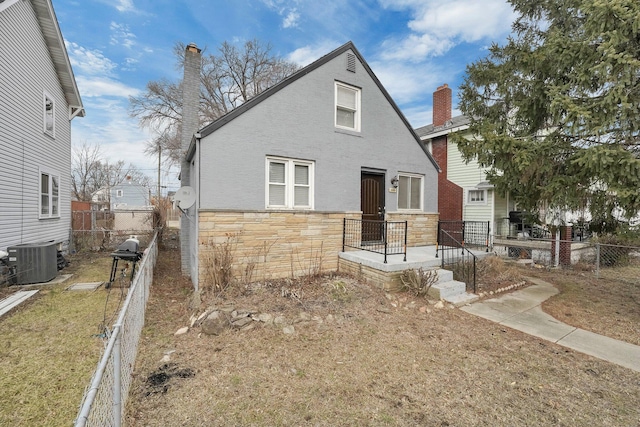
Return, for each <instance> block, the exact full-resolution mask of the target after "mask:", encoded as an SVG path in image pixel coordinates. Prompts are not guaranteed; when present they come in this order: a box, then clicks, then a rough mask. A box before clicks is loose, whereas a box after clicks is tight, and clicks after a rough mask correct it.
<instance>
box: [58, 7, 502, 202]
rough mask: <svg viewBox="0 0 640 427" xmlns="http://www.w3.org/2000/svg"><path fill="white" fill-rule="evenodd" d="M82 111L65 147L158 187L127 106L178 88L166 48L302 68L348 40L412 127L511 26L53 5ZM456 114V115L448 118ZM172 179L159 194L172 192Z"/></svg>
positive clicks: (481, 15) (416, 11) (424, 11)
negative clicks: (259, 45)
mask: <svg viewBox="0 0 640 427" xmlns="http://www.w3.org/2000/svg"><path fill="white" fill-rule="evenodd" d="M53 5H54V9H55V11H56V15H57V17H58V22H59V24H60V28H61V30H62V34H63V36H64V38H65V42H66V43H67V50H68V53H69V58H70V60H71V64H72V66H73V69H74V73H75V77H76V81H77V83H78V87H79V89H80V94H81V96H82V100H83V103H84V106H85V110H86V112H87V116H86V117H84V118H76V119H74V120H73V122H72V126H73V128H72V129H73V144H74V146H79V145H81V144H82V143H84V142H88V143H99V144H100V146H101V147H102V152H103V153H104V156H105V158H108V159H109V161H110V162H114V161H117V160H125V161H126V162H127V163H129V162H131V163H133V164H135V165H136V166H137V167H138V168H139V169H141V170H143V172H145V173H146V174H148V175H149V176H151V177H153V178H154V179H155V177H156V176H157V159H153V158H150V157H147V156H145V155H144V154H143V150H144V145H145V142H146V141H148V140H150V139H152V135H151V134H150V133H149V132H148V131H147V130H144V129H141V128H139V127H138V125H137V121H136V120H134V119H132V118H130V117H129V116H128V112H127V111H128V110H127V107H128V97H129V96H132V95H133V96H135V95H139V94H140V93H142V91H144V89H145V85H146V84H147V82H149V81H151V80H158V79H169V80H174V81H178V80H179V79H180V78H181V75H182V71H181V70H179V69H178V68H177V67H176V61H175V57H174V56H173V53H172V49H173V46H174V45H175V43H176V42H183V43H190V42H194V43H196V44H197V45H198V46H199V47H201V48H206V49H207V50H208V51H209V52H214V51H215V50H216V49H217V48H218V47H219V46H220V45H221V44H222V42H224V41H228V42H230V43H238V45H241V44H243V43H244V41H246V40H250V39H254V38H257V39H259V40H260V41H263V42H269V43H271V45H272V53H273V54H276V55H279V56H281V57H283V58H286V59H288V60H290V61H293V62H296V63H298V64H299V65H307V64H309V63H311V62H313V61H314V60H316V59H318V58H319V57H321V56H323V55H325V54H327V53H329V52H330V51H332V50H333V49H335V48H337V47H339V46H341V45H342V44H344V43H346V42H347V41H353V42H354V44H355V45H356V47H357V48H358V50H359V51H360V53H361V54H362V55H363V56H364V58H365V60H366V61H367V62H368V63H369V65H370V66H371V68H372V69H373V71H374V73H375V74H376V75H377V76H378V78H379V79H380V81H381V82H382V84H383V85H384V86H385V87H386V89H387V90H388V91H389V93H390V94H391V96H392V97H393V99H394V100H395V101H396V103H397V104H398V106H399V107H400V109H401V110H402V112H403V113H404V115H405V116H406V117H407V119H408V120H409V122H410V123H411V125H412V126H414V127H420V126H424V125H427V124H430V123H431V117H432V116H431V115H432V107H431V105H432V94H433V91H434V90H435V89H436V88H437V87H438V86H440V85H441V84H443V83H448V84H449V86H450V87H451V88H452V89H453V94H454V95H453V96H454V99H453V103H454V109H455V108H456V104H457V97H456V94H457V87H458V86H459V84H460V83H461V82H462V79H463V77H464V71H465V66H466V65H467V64H468V63H471V62H473V61H475V60H477V59H479V58H481V57H484V56H485V55H486V53H487V51H486V49H487V47H488V46H489V45H490V44H491V42H498V43H501V42H503V41H504V40H505V38H506V36H507V35H508V34H509V32H510V27H511V23H512V21H513V19H514V15H513V12H512V9H511V6H510V5H509V4H508V3H507V2H506V0H449V1H442V0H439V1H435V0H350V1H345V0H172V1H169V0H82V1H80V0H53ZM455 114H456V112H455V111H454V115H455ZM177 172H178V171H177V169H175V168H174V169H172V170H167V169H166V168H164V169H163V177H162V180H163V185H166V186H167V187H168V189H169V190H175V189H177V188H178V187H179V181H177V179H176V176H177Z"/></svg>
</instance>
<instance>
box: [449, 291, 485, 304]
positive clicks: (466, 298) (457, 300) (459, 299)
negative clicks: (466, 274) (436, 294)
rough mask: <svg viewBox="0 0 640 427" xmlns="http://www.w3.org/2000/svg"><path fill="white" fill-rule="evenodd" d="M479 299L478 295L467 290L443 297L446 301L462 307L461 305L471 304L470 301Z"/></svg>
mask: <svg viewBox="0 0 640 427" xmlns="http://www.w3.org/2000/svg"><path fill="white" fill-rule="evenodd" d="M479 299H480V297H479V296H478V295H476V294H470V293H468V292H465V293H463V294H458V295H453V296H450V297H448V298H444V300H445V301H446V302H448V303H451V304H453V305H455V306H456V307H462V306H463V305H467V304H471V303H472V302H476V301H478V300H479Z"/></svg>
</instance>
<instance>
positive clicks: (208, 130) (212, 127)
mask: <svg viewBox="0 0 640 427" xmlns="http://www.w3.org/2000/svg"><path fill="white" fill-rule="evenodd" d="M348 50H351V51H353V53H354V54H355V55H356V56H357V57H358V59H359V60H360V62H361V63H362V65H363V67H364V69H365V70H366V71H367V73H368V74H369V76H370V77H371V79H372V80H373V81H374V82H375V84H376V86H378V89H380V91H381V92H382V94H383V95H384V97H385V98H386V99H387V101H388V102H389V104H390V105H391V106H392V107H393V109H394V110H395V112H396V113H397V114H398V117H400V119H401V120H402V122H403V123H404V124H405V126H406V128H407V130H408V131H409V132H410V134H411V135H412V136H413V137H414V138H415V140H416V143H417V144H418V145H419V146H420V148H421V149H422V151H424V153H425V155H426V156H427V157H428V158H429V160H430V161H431V163H432V164H433V166H434V167H435V168H436V170H437V171H438V172H440V171H441V170H440V167H439V166H438V163H437V162H436V161H435V159H434V158H433V157H432V156H431V153H429V150H427V149H426V148H425V146H424V145H423V144H422V141H421V140H420V137H419V136H418V135H417V134H416V133H415V131H414V130H413V128H412V127H411V125H410V124H409V122H408V121H407V119H406V117H405V116H404V114H402V111H400V108H398V106H397V105H396V103H395V102H394V101H393V99H392V98H391V95H389V92H387V90H386V89H385V88H384V86H382V83H380V80H378V78H377V77H376V75H375V74H374V72H373V70H371V68H370V67H369V64H367V61H365V60H364V58H363V57H362V55H361V54H360V52H359V51H358V49H356V47H355V45H354V44H353V42H351V41H349V42H347V43H345V44H343V45H342V46H340V47H339V48H337V49H336V50H334V51H333V52H330V53H328V54H326V55H324V56H323V57H321V58H320V59H318V60H316V61H314V62H312V63H311V64H309V65H307V66H306V67H304V68H301V69H300V70H298V71H296V72H295V73H293V74H292V75H290V76H289V77H287V78H286V79H284V80H283V81H281V82H280V83H278V84H277V85H275V86H272V87H270V88H269V89H267V90H265V91H263V92H261V93H260V94H258V95H257V96H255V97H253V98H251V99H250V100H248V101H247V102H245V103H244V104H242V105H240V106H239V107H237V108H235V109H234V110H233V111H230V112H229V113H227V114H225V115H224V116H222V117H220V118H218V119H217V120H215V121H214V122H212V123H210V124H209V125H207V126H205V127H204V128H202V129H201V130H200V132H199V133H200V138H204V137H206V136H207V135H210V134H212V133H213V132H215V131H216V130H217V129H219V128H221V127H222V126H224V125H226V124H227V123H229V122H230V121H232V120H233V119H235V118H236V117H238V116H239V115H241V114H243V113H244V112H246V111H248V110H250V109H251V108H253V107H255V106H256V105H258V104H260V103H261V102H262V101H264V100H265V99H267V98H269V97H270V96H271V95H274V94H275V93H278V92H279V91H280V90H282V89H283V88H285V87H287V86H288V85H290V84H291V83H293V82H295V81H297V80H299V79H300V78H302V77H304V76H306V75H307V74H309V73H310V72H312V71H314V70H315V69H317V68H319V67H321V66H322V65H324V64H326V63H327V62H329V61H331V60H333V59H335V58H336V57H338V56H340V55H342V54H343V53H344V52H346V51H348ZM194 152H195V141H194V140H193V139H192V141H191V145H190V146H189V149H188V150H187V153H186V157H187V160H189V161H190V160H191V158H192V156H193V154H194Z"/></svg>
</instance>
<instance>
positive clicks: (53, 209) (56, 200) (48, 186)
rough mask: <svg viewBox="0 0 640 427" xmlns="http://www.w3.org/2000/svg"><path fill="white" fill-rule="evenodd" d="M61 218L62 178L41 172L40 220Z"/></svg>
mask: <svg viewBox="0 0 640 427" xmlns="http://www.w3.org/2000/svg"><path fill="white" fill-rule="evenodd" d="M58 217H60V177H59V176H57V175H54V174H52V173H49V172H46V171H40V218H58Z"/></svg>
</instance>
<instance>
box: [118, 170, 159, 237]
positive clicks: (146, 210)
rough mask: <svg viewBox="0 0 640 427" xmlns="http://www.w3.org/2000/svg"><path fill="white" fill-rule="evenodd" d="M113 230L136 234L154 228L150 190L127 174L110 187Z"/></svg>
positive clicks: (120, 232)
mask: <svg viewBox="0 0 640 427" xmlns="http://www.w3.org/2000/svg"><path fill="white" fill-rule="evenodd" d="M109 194H110V198H109V199H110V202H111V204H110V206H111V212H112V214H113V230H114V231H116V232H118V233H119V234H123V233H125V234H127V233H128V234H136V233H140V232H149V231H151V230H152V229H153V223H152V219H151V211H152V210H153V206H152V205H151V198H150V191H149V188H148V187H145V186H144V185H142V184H138V183H137V182H135V181H133V180H132V179H131V177H130V176H127V177H126V179H125V180H123V181H122V182H121V183H119V184H116V185H114V186H113V187H111V188H110V189H109Z"/></svg>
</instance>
